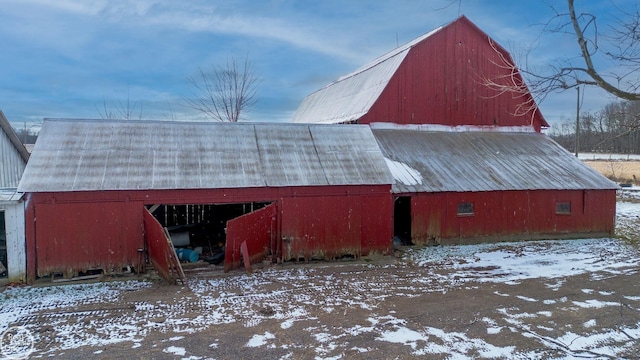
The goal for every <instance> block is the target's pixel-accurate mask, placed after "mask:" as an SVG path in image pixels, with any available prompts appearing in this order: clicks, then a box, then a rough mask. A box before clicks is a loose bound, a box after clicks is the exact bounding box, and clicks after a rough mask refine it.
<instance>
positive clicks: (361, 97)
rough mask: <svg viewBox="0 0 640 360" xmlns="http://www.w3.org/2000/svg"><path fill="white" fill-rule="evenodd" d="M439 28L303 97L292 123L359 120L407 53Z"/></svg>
mask: <svg viewBox="0 0 640 360" xmlns="http://www.w3.org/2000/svg"><path fill="white" fill-rule="evenodd" d="M440 29H441V27H440V28H437V29H435V30H433V31H431V32H429V33H427V34H424V35H422V36H420V37H418V38H416V39H414V40H412V41H410V42H409V43H406V44H404V45H402V46H400V47H398V48H396V49H394V50H392V51H390V52H388V53H386V54H385V55H383V56H381V57H379V58H377V59H375V60H373V61H372V62H370V63H368V64H366V65H364V66H362V67H361V68H359V69H357V70H356V71H354V72H352V73H350V74H348V75H345V76H342V77H341V78H339V79H338V80H336V81H335V82H333V83H331V84H329V85H327V86H325V87H323V88H322V89H320V90H318V91H316V92H314V93H312V94H311V95H309V96H307V97H306V98H305V99H304V100H303V102H302V104H301V105H300V107H299V108H298V109H297V110H296V112H295V114H294V115H293V119H292V122H294V123H305V122H313V123H323V124H336V123H347V122H351V121H355V120H357V119H359V118H361V117H362V116H363V115H365V114H366V113H367V112H368V111H369V109H370V108H371V106H372V105H373V103H374V102H375V101H376V100H377V99H378V97H379V96H380V94H381V93H382V90H384V88H385V87H386V86H387V84H388V83H389V81H390V80H391V77H392V76H393V74H395V72H396V70H398V67H399V66H400V64H402V61H403V60H404V58H405V57H406V56H407V54H408V53H409V50H410V49H411V48H412V47H413V46H415V45H416V44H418V43H420V42H421V41H423V40H424V39H426V38H428V37H429V36H431V35H433V34H435V33H436V32H438V31H439V30H440Z"/></svg>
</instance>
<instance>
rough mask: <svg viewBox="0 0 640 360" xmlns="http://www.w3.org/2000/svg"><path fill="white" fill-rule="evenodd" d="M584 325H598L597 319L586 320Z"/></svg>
mask: <svg viewBox="0 0 640 360" xmlns="http://www.w3.org/2000/svg"><path fill="white" fill-rule="evenodd" d="M582 326H584V327H586V328H587V329H588V328H591V327H594V326H596V321H595V320H594V319H591V320H589V321H587V322H585V323H584V324H582Z"/></svg>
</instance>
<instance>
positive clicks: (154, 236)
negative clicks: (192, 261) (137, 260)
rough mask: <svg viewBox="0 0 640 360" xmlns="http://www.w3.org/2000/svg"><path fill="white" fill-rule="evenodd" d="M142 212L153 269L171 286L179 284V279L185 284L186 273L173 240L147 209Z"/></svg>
mask: <svg viewBox="0 0 640 360" xmlns="http://www.w3.org/2000/svg"><path fill="white" fill-rule="evenodd" d="M142 212H143V218H144V231H145V238H146V241H147V251H148V253H149V260H151V263H153V268H154V269H155V270H156V271H157V272H158V274H159V275H160V276H161V277H162V278H164V279H165V280H167V282H169V283H170V284H175V283H177V281H178V279H180V280H181V281H182V282H183V283H184V273H183V271H182V267H181V265H180V261H179V260H178V257H177V255H176V253H175V249H174V248H173V245H172V244H171V240H169V238H168V237H167V234H166V233H165V230H164V229H163V228H162V225H160V223H159V222H158V220H156V218H154V217H153V215H151V213H150V212H149V211H148V210H147V209H143V210H142ZM141 260H142V259H141Z"/></svg>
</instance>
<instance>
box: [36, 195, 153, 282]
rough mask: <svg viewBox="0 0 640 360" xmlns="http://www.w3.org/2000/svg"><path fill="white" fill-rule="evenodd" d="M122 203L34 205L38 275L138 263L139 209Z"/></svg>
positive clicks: (140, 211) (107, 268) (112, 268)
mask: <svg viewBox="0 0 640 360" xmlns="http://www.w3.org/2000/svg"><path fill="white" fill-rule="evenodd" d="M131 205H132V204H130V203H128V202H125V201H122V202H115V201H112V202H103V203H99V204H96V203H77V204H63V203H50V204H37V205H36V208H35V215H36V218H37V222H38V226H36V228H35V238H36V241H35V245H36V247H35V249H36V254H37V259H36V261H37V263H38V275H44V274H48V273H50V272H65V273H68V272H71V273H70V274H69V275H73V272H78V271H86V270H88V269H96V268H100V269H104V270H105V271H109V270H116V271H121V270H122V268H123V267H125V266H127V265H135V264H137V263H138V248H142V247H143V245H144V242H143V241H144V240H143V238H142V234H143V230H142V207H136V206H135V205H134V206H131Z"/></svg>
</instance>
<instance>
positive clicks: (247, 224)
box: [224, 203, 278, 271]
mask: <svg viewBox="0 0 640 360" xmlns="http://www.w3.org/2000/svg"><path fill="white" fill-rule="evenodd" d="M276 215H277V206H276V204H275V203H274V204H271V205H269V206H266V207H264V208H262V209H259V210H256V211H254V212H251V213H248V214H245V215H242V216H240V217H237V218H235V219H233V220H229V221H227V243H226V245H225V257H224V271H229V270H232V269H237V268H238V267H240V266H241V265H242V258H241V255H240V246H241V244H242V243H243V242H245V241H246V244H247V250H248V253H249V257H250V259H249V262H250V263H251V264H255V263H257V262H260V261H262V260H263V259H264V257H265V256H267V255H268V254H269V253H270V252H271V250H272V243H273V242H275V241H276V239H277V236H278V228H277V226H278V222H277V221H276V220H277V219H276Z"/></svg>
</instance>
